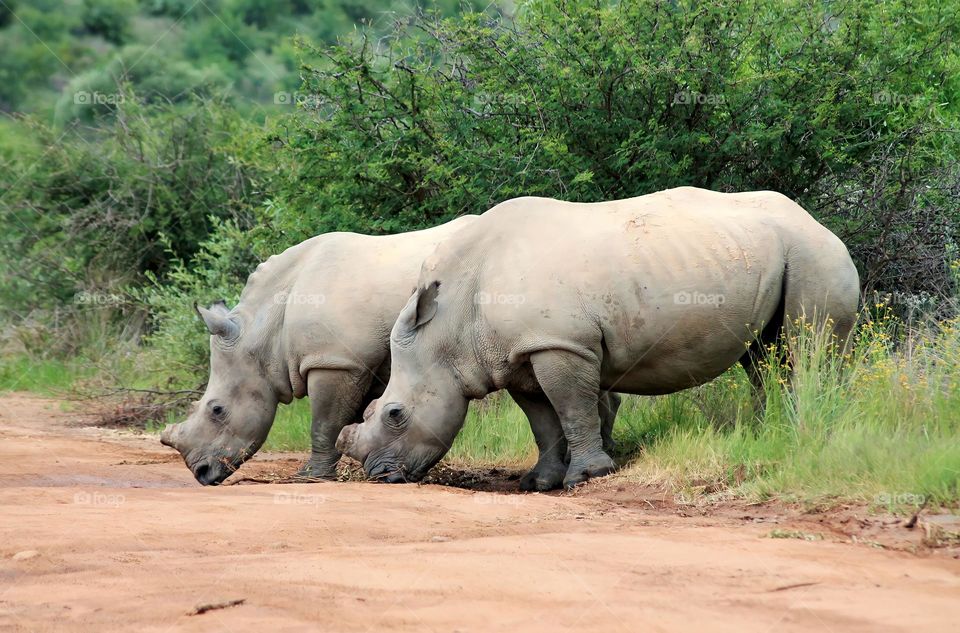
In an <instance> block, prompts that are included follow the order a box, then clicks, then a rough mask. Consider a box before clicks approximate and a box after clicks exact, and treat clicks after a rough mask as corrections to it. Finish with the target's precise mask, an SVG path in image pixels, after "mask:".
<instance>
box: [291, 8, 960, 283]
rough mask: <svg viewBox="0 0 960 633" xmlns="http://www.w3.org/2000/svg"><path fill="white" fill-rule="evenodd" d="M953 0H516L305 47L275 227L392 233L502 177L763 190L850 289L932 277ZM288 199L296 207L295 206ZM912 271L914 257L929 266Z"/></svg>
mask: <svg viewBox="0 0 960 633" xmlns="http://www.w3.org/2000/svg"><path fill="white" fill-rule="evenodd" d="M958 29H960V6H958V5H957V4H956V3H946V4H938V5H935V6H930V7H925V8H917V7H916V6H915V5H914V4H913V3H908V2H890V3H884V5H883V7H882V8H867V7H866V6H864V5H862V3H860V2H858V1H855V0H850V1H845V2H832V3H830V4H828V5H822V4H810V3H805V2H780V1H776V2H774V1H771V0H750V1H748V2H719V3H687V2H680V3H652V2H636V3H618V4H609V5H608V4H604V3H599V4H597V3H585V2H575V1H571V0H565V1H561V2H552V1H551V2H543V1H538V0H535V1H531V2H527V3H524V4H522V5H520V7H519V8H518V10H517V16H516V19H515V21H512V22H511V21H507V20H505V19H503V18H498V17H491V16H489V15H486V14H470V15H467V16H464V17H463V18H462V19H458V20H447V21H439V20H435V19H431V18H414V19H410V20H406V21H402V22H401V23H400V25H399V27H398V29H397V31H396V32H395V33H394V35H393V37H390V38H386V39H381V40H378V41H377V42H376V43H374V42H373V41H371V40H369V39H366V38H364V39H363V40H362V41H360V42H358V43H356V44H351V43H348V44H344V45H342V46H338V47H333V48H325V49H313V51H312V57H313V59H314V60H315V61H314V62H313V63H311V64H310V65H309V66H308V70H309V73H308V74H307V75H306V78H305V85H304V91H305V92H306V93H307V94H309V95H310V99H309V100H308V107H306V108H304V110H303V112H302V114H301V116H300V117H299V120H298V121H296V122H295V123H294V124H292V125H291V128H290V130H289V132H288V133H286V134H285V135H283V136H279V137H278V138H279V139H281V140H282V141H283V142H284V143H285V146H286V148H287V151H288V152H290V153H291V155H293V156H295V157H296V161H297V163H298V164H300V165H302V168H301V169H299V170H298V171H296V172H295V173H294V174H293V180H292V181H291V183H290V184H289V186H288V187H287V188H286V189H285V190H284V191H283V197H282V199H281V200H280V203H281V207H282V208H283V209H285V210H287V211H291V212H292V213H293V215H290V214H288V215H286V219H285V222H286V223H285V227H289V228H290V229H291V230H294V227H300V230H301V231H305V232H306V233H309V232H316V231H326V230H332V229H341V228H352V229H360V230H364V231H373V232H395V231H400V230H406V229H409V228H411V227H419V226H426V225H432V224H436V223H437V222H440V221H443V220H446V219H449V218H451V217H454V216H456V215H458V214H462V213H465V212H481V211H483V210H485V209H487V208H489V207H490V206H492V205H493V204H495V203H497V202H499V201H501V200H504V199H506V198H510V197H514V196H518V195H546V196H554V197H556V196H559V197H561V198H565V199H570V200H607V199H613V198H619V197H630V196H635V195H640V194H644V193H649V192H652V191H657V190H661V189H664V188H668V187H672V186H677V185H695V186H701V187H706V188H711V189H716V190H724V191H733V190H756V189H772V190H776V191H780V192H782V193H784V194H786V195H788V196H790V197H792V198H794V199H796V200H798V201H799V202H800V203H801V204H803V205H804V206H805V207H806V208H808V209H809V210H811V212H813V213H814V214H815V215H816V216H817V217H818V218H820V219H821V220H823V221H825V222H826V223H827V224H828V225H830V226H831V227H832V228H834V229H835V230H836V231H837V232H838V233H839V234H840V236H841V237H842V238H843V239H845V240H846V241H847V242H848V243H849V244H850V245H851V246H852V247H853V249H854V252H855V255H856V257H857V259H858V260H859V262H860V264H861V267H862V269H863V270H864V271H865V273H866V275H865V276H866V278H867V281H868V285H869V287H871V288H872V287H877V286H879V287H892V286H898V287H899V288H900V289H901V290H902V289H903V286H909V287H910V289H911V290H913V291H915V290H920V289H924V290H928V291H931V292H940V293H945V292H949V290H950V288H949V286H947V284H946V278H945V275H944V261H945V257H944V255H945V249H946V247H947V246H948V244H949V243H950V242H951V241H954V242H955V241H957V239H958V235H957V227H958V226H960V217H958V216H957V208H958V205H957V200H958V197H957V190H956V187H955V185H954V183H955V182H956V177H957V175H958V172H957V168H956V161H955V160H953V159H952V158H951V157H953V156H955V155H956V151H955V150H956V134H955V133H952V132H944V131H943V130H944V127H945V126H947V127H949V126H951V125H955V123H956V121H957V110H956V106H955V105H954V104H955V103H956V102H957V98H956V97H957V92H958V90H957V88H958V86H960V82H958V79H957V76H958V75H957V72H956V70H957V56H956V53H955V52H954V51H953V49H952V48H951V47H950V46H948V44H947V42H949V41H950V40H951V39H955V38H956V37H957V36H958V35H960V33H958ZM308 201H309V203H308ZM931 268H934V274H930V269H931Z"/></svg>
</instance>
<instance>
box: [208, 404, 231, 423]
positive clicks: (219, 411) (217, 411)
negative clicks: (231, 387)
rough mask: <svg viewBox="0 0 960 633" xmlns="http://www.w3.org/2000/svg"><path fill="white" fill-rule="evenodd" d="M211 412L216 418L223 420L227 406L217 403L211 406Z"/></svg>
mask: <svg viewBox="0 0 960 633" xmlns="http://www.w3.org/2000/svg"><path fill="white" fill-rule="evenodd" d="M210 414H211V415H213V417H214V418H216V419H217V420H222V419H223V418H224V416H225V415H226V414H227V410H226V408H224V406H223V405H221V404H215V405H213V406H212V407H210Z"/></svg>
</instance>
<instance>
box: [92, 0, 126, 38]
mask: <svg viewBox="0 0 960 633" xmlns="http://www.w3.org/2000/svg"><path fill="white" fill-rule="evenodd" d="M136 10H137V4H136V1H135V0H83V11H82V20H83V27H84V29H86V31H87V32H88V33H91V34H93V35H99V36H100V37H102V38H103V39H105V40H107V41H108V42H110V43H112V44H123V43H124V42H125V41H126V39H127V36H128V35H129V28H130V18H131V17H132V16H133V14H134V13H135V12H136Z"/></svg>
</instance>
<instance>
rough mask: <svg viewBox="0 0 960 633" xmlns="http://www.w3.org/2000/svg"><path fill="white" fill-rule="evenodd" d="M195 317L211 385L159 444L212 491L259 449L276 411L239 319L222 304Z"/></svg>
mask: <svg viewBox="0 0 960 633" xmlns="http://www.w3.org/2000/svg"><path fill="white" fill-rule="evenodd" d="M197 312H198V313H199V314H200V316H201V317H202V318H203V321H204V323H206V326H207V329H208V330H209V331H210V379H209V380H208V381H207V389H206V391H205V392H204V394H203V397H202V398H200V400H198V401H197V402H195V403H193V405H192V408H191V412H190V415H189V416H188V417H187V419H186V420H184V421H183V422H180V423H179V424H171V425H169V426H167V427H166V428H165V429H164V430H163V432H162V433H161V435H160V441H161V442H162V443H163V444H165V445H167V446H170V447H172V448H175V449H177V451H179V452H180V455H182V456H183V460H184V462H186V464H187V467H188V468H189V469H190V471H191V472H192V473H193V476H194V477H196V478H197V481H199V482H200V483H201V484H203V485H205V486H209V485H217V484H219V483H221V482H222V481H223V480H224V479H226V478H227V477H229V476H230V475H231V474H232V473H233V472H234V471H236V469H237V468H239V466H240V464H242V463H243V462H245V461H246V460H247V459H248V458H249V457H250V456H252V455H253V454H254V453H255V452H257V449H259V448H260V446H261V445H262V444H263V442H264V440H265V439H266V438H267V433H268V432H269V431H270V426H271V425H272V424H273V418H274V415H275V414H276V411H277V404H278V398H277V395H276V390H275V388H274V387H273V386H272V384H271V382H270V380H269V379H268V377H267V375H266V371H265V369H264V367H263V363H262V362H260V361H259V355H258V354H257V353H256V351H255V349H254V348H253V346H252V345H251V343H252V342H253V341H250V340H245V338H246V339H252V338H253V337H252V336H246V337H245V336H244V334H243V325H242V319H241V317H240V316H239V315H237V314H232V313H231V312H230V311H228V310H227V307H226V305H225V304H224V303H223V302H218V303H215V304H214V305H212V306H211V307H210V308H209V309H205V308H201V307H197ZM245 343H246V344H245Z"/></svg>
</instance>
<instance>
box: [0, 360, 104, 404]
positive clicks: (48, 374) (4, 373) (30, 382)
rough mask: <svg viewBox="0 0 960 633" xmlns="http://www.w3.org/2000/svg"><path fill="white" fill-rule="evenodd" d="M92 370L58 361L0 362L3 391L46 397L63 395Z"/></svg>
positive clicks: (0, 383)
mask: <svg viewBox="0 0 960 633" xmlns="http://www.w3.org/2000/svg"><path fill="white" fill-rule="evenodd" d="M89 372H90V370H89V368H84V367H81V366H77V365H76V364H75V363H67V362H64V361H58V360H44V359H33V358H29V357H27V356H15V357H12V358H2V359H0V392H9V391H32V392H34V393H39V394H42V395H46V396H53V395H62V394H63V392H64V391H66V390H68V389H69V388H70V386H71V385H73V383H74V381H75V380H77V379H78V378H81V377H83V376H86V375H88V374H89Z"/></svg>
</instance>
